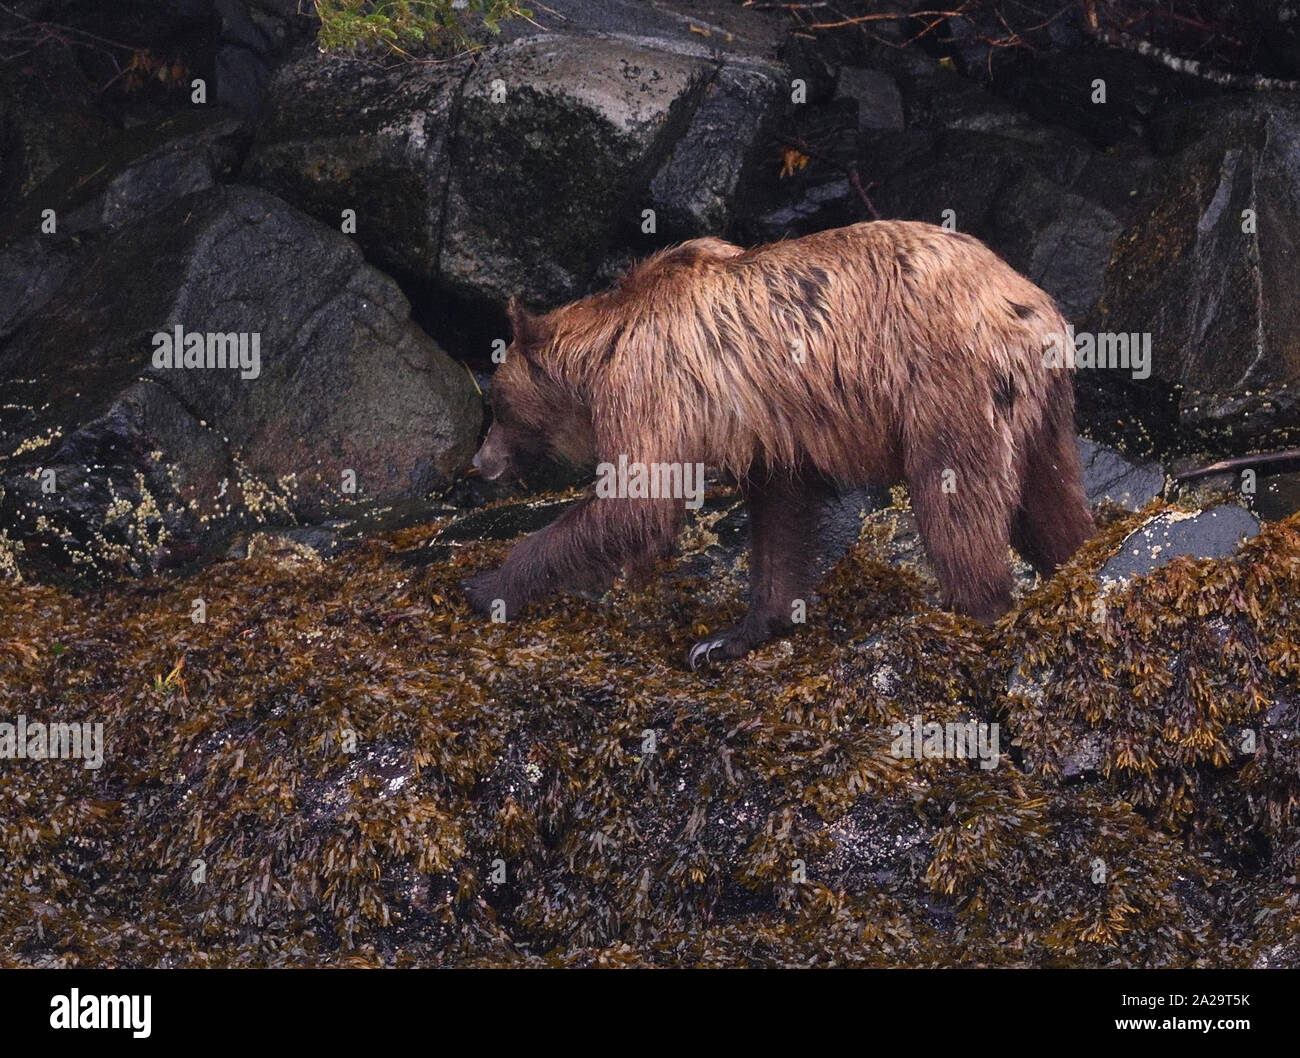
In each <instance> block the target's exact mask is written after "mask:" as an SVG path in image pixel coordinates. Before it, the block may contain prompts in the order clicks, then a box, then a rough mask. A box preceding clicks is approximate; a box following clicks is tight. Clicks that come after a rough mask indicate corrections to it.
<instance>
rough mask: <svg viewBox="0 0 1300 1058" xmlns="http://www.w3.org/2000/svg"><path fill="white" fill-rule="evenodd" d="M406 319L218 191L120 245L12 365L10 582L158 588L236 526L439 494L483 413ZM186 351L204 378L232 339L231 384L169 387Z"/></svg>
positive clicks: (192, 371)
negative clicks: (68, 578) (40, 579)
mask: <svg viewBox="0 0 1300 1058" xmlns="http://www.w3.org/2000/svg"><path fill="white" fill-rule="evenodd" d="M408 311H409V306H408V304H407V302H406V299H405V298H404V297H403V296H402V294H401V292H400V291H399V290H398V289H397V287H396V285H395V284H394V283H393V282H392V280H390V279H388V278H387V277H385V276H383V275H382V274H381V273H379V272H377V271H375V270H374V269H373V268H371V267H370V266H368V265H367V264H366V263H365V262H364V260H363V258H362V256H361V253H360V251H359V250H358V249H357V248H356V247H355V246H354V245H353V244H352V243H351V242H350V241H349V240H348V239H346V238H344V237H343V236H342V235H339V234H337V233H335V232H331V231H330V230H328V229H327V228H324V227H323V226H321V225H319V224H317V223H316V222H315V221H312V220H311V219H309V218H307V217H305V216H303V215H302V214H300V213H298V212H297V211H296V210H294V209H292V208H291V207H289V206H287V205H286V204H285V203H283V202H281V201H280V200H279V199H277V198H275V197H273V196H271V195H269V194H267V193H265V192H261V191H257V190H251V189H245V188H231V187H220V188H213V189H210V190H207V191H204V192H200V193H198V194H194V195H189V196H186V197H183V198H181V199H178V200H177V201H176V202H174V203H173V204H172V205H170V206H169V207H167V208H166V209H163V210H161V211H159V212H157V213H155V214H153V215H151V216H149V217H147V218H145V219H143V220H141V221H139V222H137V223H136V224H133V225H130V226H127V227H125V228H123V229H121V230H120V231H119V232H118V233H116V234H115V235H114V236H113V237H112V238H110V239H108V240H107V241H106V242H105V243H104V244H103V245H102V247H100V248H99V249H97V250H96V251H95V252H94V253H93V254H91V255H90V256H89V259H88V260H86V261H84V262H78V265H77V268H76V270H75V272H74V274H73V275H72V276H70V277H69V278H68V279H67V281H66V282H65V283H64V284H63V285H62V287H61V288H60V289H59V290H58V292H57V293H56V294H55V295H54V296H53V297H51V298H50V300H49V301H48V302H47V304H46V305H45V306H44V307H43V308H42V309H41V310H40V311H39V312H37V313H36V314H35V315H34V316H33V317H32V318H31V319H30V320H29V321H28V322H27V323H26V325H25V326H23V327H22V328H21V330H20V331H19V332H18V334H17V335H16V336H15V337H14V338H13V339H12V340H11V341H10V342H9V343H8V344H7V345H6V346H5V347H4V348H3V349H2V350H0V379H4V387H5V391H6V394H7V395H9V397H8V403H7V406H6V408H5V409H4V412H3V418H0V524H4V525H6V526H7V527H9V536H10V538H11V539H17V540H20V541H22V544H23V549H22V552H21V555H20V565H21V564H22V563H24V562H25V563H26V564H27V565H28V566H29V567H31V568H34V569H38V570H43V571H53V570H59V571H63V572H68V571H78V572H79V571H87V572H88V571H91V570H93V571H96V572H101V573H117V572H133V573H138V572H146V571H149V570H152V569H156V568H159V567H162V566H166V565H169V564H173V563H181V562H185V561H187V560H190V559H195V558H200V557H206V556H207V555H209V554H212V553H215V552H216V551H217V550H218V549H219V548H220V547H221V546H222V544H223V542H224V540H225V537H226V535H227V531H228V530H229V529H231V528H233V527H234V526H235V525H237V524H246V523H249V522H253V523H260V522H281V523H291V522H293V521H294V520H295V519H308V520H312V519H318V518H321V517H324V516H328V515H329V514H330V513H331V512H333V511H337V510H340V509H342V508H344V507H346V506H347V505H349V504H350V503H352V502H354V501H356V500H359V499H371V500H375V501H378V502H384V501H389V500H394V499H400V498H404V497H411V496H421V495H424V494H425V493H427V492H428V491H429V490H431V489H433V488H435V487H438V486H441V485H444V484H446V483H447V482H448V481H450V480H451V479H452V478H453V477H454V476H455V475H456V474H458V473H459V472H460V471H461V470H462V469H463V468H464V467H465V465H466V464H467V463H468V461H469V458H470V456H471V455H472V454H473V450H474V445H475V441H476V438H477V432H478V427H479V421H480V417H481V405H480V402H479V399H478V396H477V393H476V390H475V388H474V385H473V383H472V381H471V379H470V378H469V376H468V375H467V374H466V373H465V372H464V371H463V370H461V369H460V368H459V367H457V365H455V364H454V363H453V362H452V361H451V360H450V359H449V358H448V357H447V356H446V355H445V354H444V353H442V352H441V350H439V349H438V348H437V347H436V346H435V345H434V344H433V343H432V342H431V341H430V340H429V339H428V338H427V336H425V335H424V334H423V333H422V332H421V331H420V330H419V329H418V328H416V327H415V325H414V324H412V323H411V322H410V320H409V319H408ZM177 329H180V331H181V332H182V333H183V334H184V335H187V336H188V335H199V336H202V341H203V348H204V349H205V353H206V355H207V356H208V357H211V356H213V354H214V353H218V352H227V347H225V346H224V343H223V341H222V338H221V336H225V335H231V336H236V338H237V342H238V345H237V346H236V345H235V344H233V343H232V345H231V346H229V347H228V348H229V350H230V352H229V354H228V355H230V356H233V350H234V348H236V347H238V348H239V349H240V351H241V353H242V354H243V360H242V363H241V366H240V368H238V369H236V368H232V367H224V368H222V367H219V366H218V367H210V368H209V367H199V366H191V367H184V368H179V369H178V368H176V367H170V368H169V367H167V366H166V365H165V363H164V362H163V360H162V357H161V353H162V351H163V350H164V349H165V346H164V345H163V338H164V336H168V337H172V336H174V335H175V334H176V331H177ZM190 340H191V341H192V340H193V339H190ZM254 350H256V351H257V352H256V355H254ZM353 478H355V489H353V487H352V484H353Z"/></svg>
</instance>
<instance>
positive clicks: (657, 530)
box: [461, 494, 682, 618]
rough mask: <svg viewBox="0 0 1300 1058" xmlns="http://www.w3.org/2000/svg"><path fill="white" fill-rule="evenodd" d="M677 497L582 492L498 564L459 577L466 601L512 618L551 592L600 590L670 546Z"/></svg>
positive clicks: (675, 525)
mask: <svg viewBox="0 0 1300 1058" xmlns="http://www.w3.org/2000/svg"><path fill="white" fill-rule="evenodd" d="M681 519H682V501H681V500H673V499H664V500H659V499H604V498H600V497H597V496H596V495H594V494H590V495H587V496H584V497H583V498H582V499H581V500H579V501H578V502H577V503H575V504H574V505H573V506H572V507H570V508H569V509H568V510H567V511H565V512H564V513H563V514H562V515H560V517H559V518H557V519H556V520H555V521H553V522H552V523H551V524H550V525H548V526H547V527H546V528H545V529H541V530H539V531H538V532H536V533H533V534H532V536H529V537H527V538H526V539H525V540H524V541H523V542H522V543H520V544H518V545H516V546H515V549H514V550H513V551H511V552H510V554H509V555H508V556H507V557H506V560H505V563H504V564H503V565H502V566H501V568H500V569H496V570H489V571H487V572H485V573H480V574H478V575H477V576H474V577H471V578H470V579H469V580H466V581H464V582H462V584H461V589H462V590H463V591H464V593H465V597H466V600H467V601H468V602H469V604H470V606H472V607H473V608H474V609H475V610H476V611H478V612H479V613H481V614H486V615H490V614H492V612H493V608H494V606H497V605H498V600H500V605H501V606H503V607H504V614H503V616H505V617H507V618H510V617H513V616H515V615H516V614H517V613H518V612H519V611H520V610H521V609H522V608H523V607H524V606H526V605H527V604H528V603H530V602H533V601H535V600H537V599H540V598H543V597H545V596H547V595H550V594H551V593H553V592H555V591H558V590H568V591H593V590H598V591H603V590H604V589H605V588H607V587H609V584H610V582H611V581H612V580H613V579H614V577H615V576H616V575H617V574H618V572H619V571H620V570H621V569H623V568H624V567H625V566H631V567H633V568H634V569H635V570H637V571H644V570H646V569H648V568H649V566H650V565H651V564H652V563H653V562H654V561H655V560H656V559H658V558H662V557H663V556H665V555H667V554H668V553H669V552H670V551H671V549H672V546H673V541H674V539H675V538H676V535H677V528H678V526H679V525H680V524H681Z"/></svg>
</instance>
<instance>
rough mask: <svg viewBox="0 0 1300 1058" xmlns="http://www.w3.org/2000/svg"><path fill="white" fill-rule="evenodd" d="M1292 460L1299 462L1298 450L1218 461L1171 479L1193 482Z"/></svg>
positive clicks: (1261, 453)
mask: <svg viewBox="0 0 1300 1058" xmlns="http://www.w3.org/2000/svg"><path fill="white" fill-rule="evenodd" d="M1293 460H1300V448H1288V449H1285V450H1283V451H1281V452H1258V453H1256V454H1255V455H1249V456H1237V457H1235V458H1233V459H1220V460H1219V461H1218V462H1217V463H1211V464H1210V465H1209V466H1208V467H1197V468H1195V469H1194V470H1184V471H1183V472H1182V473H1180V474H1175V475H1174V476H1173V477H1174V480H1175V481H1195V480H1196V479H1197V478H1205V477H1209V476H1210V475H1211V474H1221V473H1223V471H1225V470H1237V469H1238V468H1240V467H1263V466H1271V465H1272V464H1274V463H1288V462H1291V461H1293Z"/></svg>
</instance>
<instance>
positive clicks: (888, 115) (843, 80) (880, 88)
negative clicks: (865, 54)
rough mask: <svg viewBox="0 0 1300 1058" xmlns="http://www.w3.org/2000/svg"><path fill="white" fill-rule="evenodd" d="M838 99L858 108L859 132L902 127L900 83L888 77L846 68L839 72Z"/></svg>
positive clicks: (858, 68) (870, 71) (851, 67)
mask: <svg viewBox="0 0 1300 1058" xmlns="http://www.w3.org/2000/svg"><path fill="white" fill-rule="evenodd" d="M835 95H836V98H845V99H852V100H853V101H854V102H856V103H857V104H858V128H859V129H862V130H866V129H901V128H902V127H903V96H902V93H900V92H899V90H898V82H897V81H895V80H894V79H893V78H892V77H890V76H889V74H887V73H884V72H882V71H880V70H864V69H862V68H860V67H857V66H845V67H843V68H842V69H841V70H840V76H839V81H838V83H837V85H836V90H835Z"/></svg>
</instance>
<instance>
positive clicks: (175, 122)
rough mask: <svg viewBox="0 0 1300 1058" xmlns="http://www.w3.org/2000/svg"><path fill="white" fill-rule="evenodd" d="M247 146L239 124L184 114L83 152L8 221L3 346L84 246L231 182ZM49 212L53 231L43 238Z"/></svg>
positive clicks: (205, 113)
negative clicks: (183, 199) (9, 294)
mask: <svg viewBox="0 0 1300 1058" xmlns="http://www.w3.org/2000/svg"><path fill="white" fill-rule="evenodd" d="M246 142H247V133H246V129H245V125H244V123H243V122H242V121H241V120H240V119H238V118H235V117H233V116H231V115H229V114H226V113H223V112H221V111H215V110H194V111H185V112H181V113H179V114H173V115H169V116H167V117H165V118H160V119H156V120H152V121H148V122H144V123H142V124H139V125H136V126H134V127H133V128H131V129H129V130H127V131H126V132H124V133H121V134H120V135H118V136H116V137H115V138H113V139H111V140H109V141H107V142H103V143H99V144H98V145H97V146H96V148H95V149H94V150H93V151H83V152H82V153H80V154H78V155H76V156H75V157H73V158H71V159H70V160H69V161H67V162H66V163H65V164H63V165H62V166H60V167H59V169H57V170H56V171H55V172H54V173H52V174H50V175H49V176H47V177H46V178H45V179H44V180H42V181H41V182H40V183H39V184H37V185H36V186H35V187H34V188H32V189H31V190H30V191H29V192H28V193H27V195H26V196H24V197H23V198H22V199H21V200H19V201H18V202H17V203H16V204H15V205H14V207H13V208H12V209H11V210H10V211H9V212H8V213H7V214H6V215H5V216H4V220H3V228H4V232H5V234H0V290H5V291H14V292H16V294H17V296H15V297H10V298H5V299H4V301H3V302H0V343H3V342H4V341H5V340H6V339H7V338H9V336H10V335H12V334H14V333H15V332H16V331H17V330H18V328H19V327H20V326H21V325H22V323H23V322H24V321H25V320H27V319H29V318H30V317H31V316H33V315H34V314H35V313H36V312H38V311H39V310H40V309H41V308H42V307H43V306H44V305H45V304H46V303H47V302H48V301H49V299H50V298H51V297H53V296H54V294H55V292H56V291H57V290H58V289H59V287H60V286H61V285H62V283H63V282H64V281H65V280H66V279H67V278H68V276H69V275H70V274H72V273H73V271H74V270H75V268H76V267H77V265H78V262H80V263H81V264H83V265H84V263H85V260H86V259H87V254H88V253H89V252H90V251H89V249H88V247H90V246H92V245H95V244H97V243H98V241H99V240H100V239H101V238H102V236H103V235H104V234H105V233H106V232H110V231H112V230H114V229H116V228H118V227H121V226H122V225H124V224H127V223H130V222H132V221H136V220H139V219H141V218H143V217H146V216H149V215H150V214H151V213H156V212H157V211H159V210H161V209H162V208H163V207H165V206H167V205H168V204H169V203H171V202H174V201H175V200H176V199H178V198H180V197H181V196H182V195H187V194H191V193H193V192H196V191H202V190H205V189H207V188H210V187H213V186H215V185H216V184H217V183H219V182H220V181H222V180H224V179H226V178H227V177H228V176H229V175H230V173H231V171H232V170H233V169H234V168H235V167H236V166H237V164H238V160H239V158H240V156H241V155H242V153H243V150H244V147H245V145H246ZM47 210H53V220H54V225H55V230H54V231H53V232H47V231H46V220H47V217H46V211H47ZM5 235H7V236H8V241H6V238H5Z"/></svg>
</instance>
